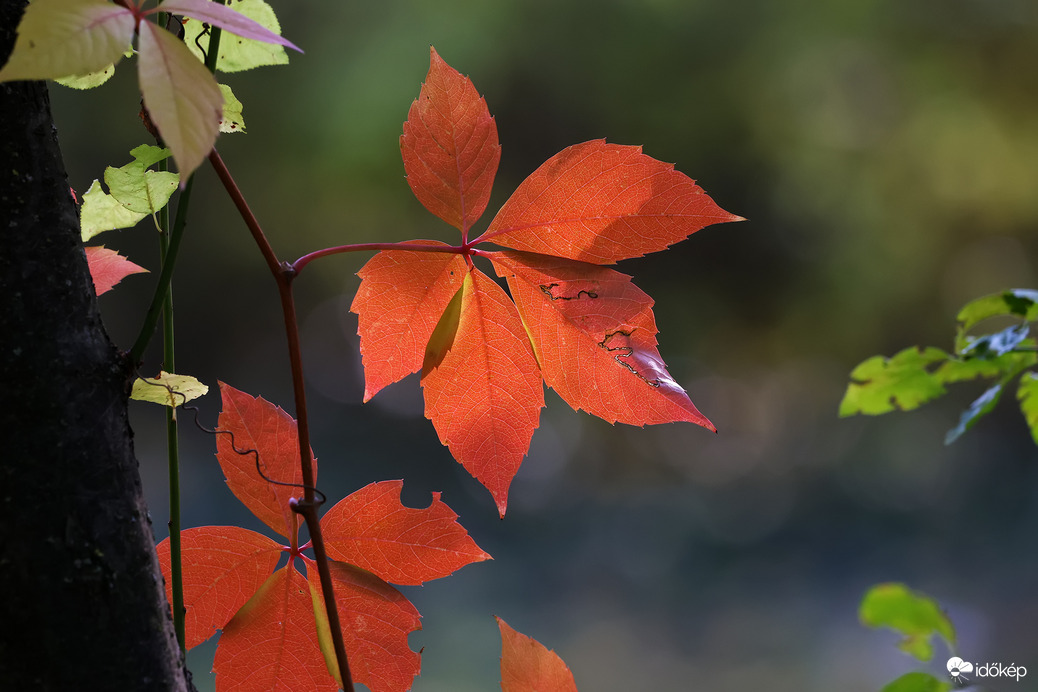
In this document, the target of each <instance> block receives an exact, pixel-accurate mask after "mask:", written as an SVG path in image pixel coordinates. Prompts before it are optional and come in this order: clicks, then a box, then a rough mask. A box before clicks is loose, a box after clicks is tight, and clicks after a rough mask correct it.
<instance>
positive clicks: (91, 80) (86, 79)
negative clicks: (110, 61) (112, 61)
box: [54, 65, 115, 89]
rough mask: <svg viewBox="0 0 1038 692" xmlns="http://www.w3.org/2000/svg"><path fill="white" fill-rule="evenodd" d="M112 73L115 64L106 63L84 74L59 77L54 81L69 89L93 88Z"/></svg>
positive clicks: (106, 79) (109, 77) (105, 80)
mask: <svg viewBox="0 0 1038 692" xmlns="http://www.w3.org/2000/svg"><path fill="white" fill-rule="evenodd" d="M114 74H115V65H107V66H106V67H104V68H102V69H100V70H98V71H96V72H87V73H86V74H81V75H75V76H72V77H60V78H58V79H55V80H54V81H55V82H57V83H58V84H60V85H61V86H66V87H69V88H70V89H93V88H94V87H99V86H101V85H102V84H104V83H105V82H107V81H108V80H109V79H111V78H112V76H113V75H114Z"/></svg>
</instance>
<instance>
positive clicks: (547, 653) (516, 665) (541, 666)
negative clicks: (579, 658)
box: [496, 618, 577, 692]
mask: <svg viewBox="0 0 1038 692" xmlns="http://www.w3.org/2000/svg"><path fill="white" fill-rule="evenodd" d="M496 619H497V625H498V627H499V628H500V630H501V690H502V692H577V684H576V682H574V680H573V673H571V672H570V670H569V668H568V667H566V664H565V662H564V661H563V660H562V659H561V658H559V655H558V654H557V653H555V652H554V651H551V650H549V649H547V648H545V646H544V645H543V644H541V643H540V642H539V641H537V640H536V639H533V638H531V637H527V636H526V635H525V634H521V633H519V632H516V631H515V630H514V629H512V628H511V627H509V626H508V623H507V622H505V621H504V620H502V619H501V618H496Z"/></svg>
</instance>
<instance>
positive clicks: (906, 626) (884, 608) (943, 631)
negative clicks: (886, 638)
mask: <svg viewBox="0 0 1038 692" xmlns="http://www.w3.org/2000/svg"><path fill="white" fill-rule="evenodd" d="M859 617H860V618H861V622H862V624H864V625H866V626H868V627H889V628H890V629H892V630H895V631H897V632H900V633H901V634H902V635H904V637H905V638H904V639H903V640H902V641H901V642H900V643H899V644H898V646H899V647H900V648H901V650H902V651H904V652H905V653H907V654H910V655H912V656H915V657H916V658H918V659H919V660H921V661H929V660H930V659H931V658H932V657H933V644H932V641H931V640H932V638H933V636H934V635H935V634H936V635H939V636H940V637H942V638H943V639H944V640H945V642H947V643H948V644H949V645H952V646H954V644H955V628H954V627H953V626H952V624H951V621H950V620H948V617H947V616H946V615H945V614H944V613H943V612H942V611H941V609H940V607H939V606H938V605H937V602H936V601H934V600H933V599H932V598H930V597H928V596H925V595H923V594H921V593H918V592H915V591H912V590H911V589H909V588H908V587H906V586H905V585H904V584H895V583H889V584H880V585H878V586H874V587H872V588H871V589H869V591H868V593H866V594H865V598H864V599H862V602H861V608H860V610H859Z"/></svg>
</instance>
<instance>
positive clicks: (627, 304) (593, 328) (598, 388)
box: [487, 251, 716, 430]
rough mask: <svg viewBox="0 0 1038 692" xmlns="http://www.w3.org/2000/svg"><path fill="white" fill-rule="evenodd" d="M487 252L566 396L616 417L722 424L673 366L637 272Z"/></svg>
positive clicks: (552, 381) (547, 377)
mask: <svg viewBox="0 0 1038 692" xmlns="http://www.w3.org/2000/svg"><path fill="white" fill-rule="evenodd" d="M487 256H488V257H490V259H491V261H492V262H493V263H494V268H495V270H496V271H497V272H498V275H499V276H502V277H504V278H505V279H507V281H508V287H509V289H510V290H511V292H512V296H513V297H514V298H515V303H516V306H517V307H518V308H519V314H520V315H522V319H523V323H524V324H525V325H526V326H527V329H529V333H530V338H531V339H532V340H533V343H534V346H535V348H536V349H537V355H538V357H539V358H540V363H541V371H542V373H543V375H544V381H545V382H546V383H547V384H548V386H549V387H551V388H552V389H554V390H555V391H556V392H558V393H559V396H561V397H562V398H563V399H564V400H565V401H566V403H568V404H569V405H570V406H572V407H573V408H581V409H584V410H585V411H587V412H588V413H591V414H592V415H595V416H598V417H599V418H603V419H605V420H606V421H608V422H610V423H614V422H616V421H619V422H621V423H628V424H631V425H646V424H654V423H670V422H673V421H689V422H691V423H696V424H697V425H702V426H703V427H704V428H707V429H709V430H716V429H715V428H714V426H713V424H712V423H710V421H709V420H707V419H706V417H704V416H703V414H701V413H700V412H699V410H698V409H696V407H695V406H694V405H693V404H692V402H691V401H690V400H689V398H688V395H687V394H686V393H685V390H684V389H682V388H681V386H680V385H678V383H677V382H675V381H674V379H673V378H672V377H671V376H670V374H669V373H668V372H667V369H666V365H665V364H664V362H663V359H662V358H661V357H660V353H659V350H657V348H656V333H657V331H658V330H657V329H656V320H655V318H654V317H653V314H652V305H653V301H652V298H650V297H649V296H648V295H646V294H645V292H643V291H642V290H641V289H639V288H638V287H637V286H635V285H634V284H633V283H631V277H629V276H627V275H626V274H621V273H620V272H617V271H613V270H612V269H607V268H605V267H599V266H596V265H593V264H585V263H582V262H574V261H572V260H566V259H561V258H558V257H549V256H546V255H535V254H531V253H524V252H508V251H506V252H499V253H487Z"/></svg>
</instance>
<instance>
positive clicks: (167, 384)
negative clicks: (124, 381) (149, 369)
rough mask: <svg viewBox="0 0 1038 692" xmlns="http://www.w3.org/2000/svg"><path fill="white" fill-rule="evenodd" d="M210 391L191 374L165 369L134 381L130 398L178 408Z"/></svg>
mask: <svg viewBox="0 0 1038 692" xmlns="http://www.w3.org/2000/svg"><path fill="white" fill-rule="evenodd" d="M208 392H209V387H207V386H206V385H204V384H202V383H201V382H199V381H198V380H197V379H195V378H194V377H191V376H190V375H174V374H172V373H168V372H164V371H163V372H160V373H159V376H158V377H146V378H141V377H138V378H137V380H136V381H135V382H134V383H133V390H132V391H131V392H130V398H131V399H137V400H138V401H150V402H152V403H155V404H162V405H163V406H170V407H172V408H176V407H177V406H180V405H181V404H186V403H187V402H189V401H191V400H192V399H197V398H198V397H200V396H204V395H205V394H206V393H208Z"/></svg>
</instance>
